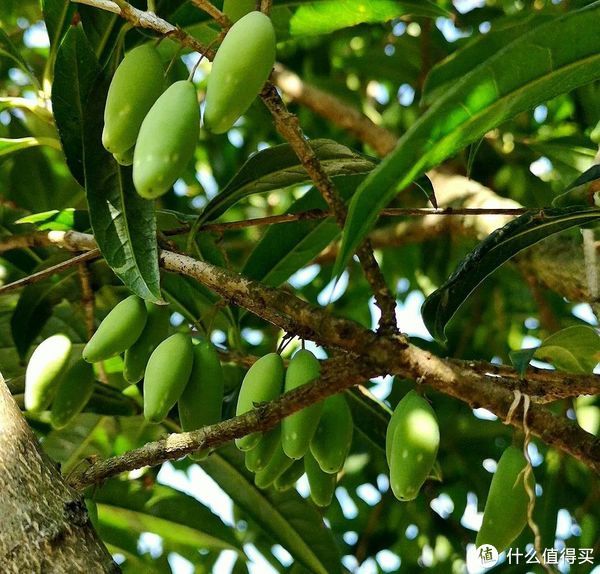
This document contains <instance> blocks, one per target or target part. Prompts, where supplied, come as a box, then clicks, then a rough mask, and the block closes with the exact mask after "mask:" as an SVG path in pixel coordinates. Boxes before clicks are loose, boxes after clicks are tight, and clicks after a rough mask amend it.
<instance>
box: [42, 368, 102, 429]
mask: <svg viewBox="0 0 600 574" xmlns="http://www.w3.org/2000/svg"><path fill="white" fill-rule="evenodd" d="M95 381H96V379H95V377H94V368H93V367H92V365H90V364H89V363H86V362H85V361H84V360H83V359H79V360H77V361H76V362H75V363H74V364H73V365H72V366H71V367H70V368H69V370H68V371H67V372H66V373H65V375H64V377H62V379H61V380H60V382H59V384H58V388H57V390H56V396H55V397H54V401H53V402H52V411H51V412H50V422H51V423H52V426H53V427H54V428H57V429H61V428H64V427H66V426H67V425H68V424H69V423H70V422H71V421H72V420H73V419H74V418H75V417H76V416H77V415H78V414H79V413H80V412H81V411H82V410H83V407H85V405H86V404H87V402H88V401H89V400H90V397H91V396H92V393H93V392H94V383H95Z"/></svg>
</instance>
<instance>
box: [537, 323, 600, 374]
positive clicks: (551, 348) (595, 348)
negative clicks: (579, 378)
mask: <svg viewBox="0 0 600 574" xmlns="http://www.w3.org/2000/svg"><path fill="white" fill-rule="evenodd" d="M535 358H536V359H540V360H542V361H546V362H547V363H551V364H552V365H554V366H555V367H556V368H557V369H558V370H559V371H565V372H568V373H592V372H593V371H594V368H595V367H596V365H597V364H598V362H599V361H600V336H599V335H598V333H597V332H596V330H595V329H593V328H592V327H588V326H586V325H574V326H572V327H567V328H566V329H562V330H560V331H558V332H556V333H553V334H552V335H550V336H549V337H547V338H546V339H544V340H543V341H542V344H541V345H540V346H539V347H538V349H537V350H536V351H535Z"/></svg>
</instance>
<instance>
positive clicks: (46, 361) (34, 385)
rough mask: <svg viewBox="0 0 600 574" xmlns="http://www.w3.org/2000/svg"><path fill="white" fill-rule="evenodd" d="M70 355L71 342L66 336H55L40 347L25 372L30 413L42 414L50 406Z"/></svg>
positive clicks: (26, 394) (27, 402)
mask: <svg viewBox="0 0 600 574" xmlns="http://www.w3.org/2000/svg"><path fill="white" fill-rule="evenodd" d="M70 354H71V341H69V339H68V337H67V336H66V335H62V334H61V335H53V336H52V337H48V338H47V339H46V340H45V341H42V342H41V343H40V344H39V345H38V347H37V348H36V350H35V351H34V352H33V354H32V355H31V358H30V359H29V363H28V364H27V371H26V372H25V408H26V409H27V410H28V411H31V412H40V411H43V410H44V409H45V408H46V407H47V406H48V405H49V404H50V402H51V401H52V398H53V397H54V393H55V391H56V387H57V385H58V383H59V382H60V378H61V376H62V374H63V369H64V368H65V365H66V364H67V361H68V360H69V355H70Z"/></svg>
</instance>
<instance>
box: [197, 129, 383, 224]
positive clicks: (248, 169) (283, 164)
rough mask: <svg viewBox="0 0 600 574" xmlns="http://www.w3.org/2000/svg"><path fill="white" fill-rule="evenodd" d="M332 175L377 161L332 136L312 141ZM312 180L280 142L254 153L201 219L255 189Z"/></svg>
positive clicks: (363, 169) (219, 212)
mask: <svg viewBox="0 0 600 574" xmlns="http://www.w3.org/2000/svg"><path fill="white" fill-rule="evenodd" d="M309 143H310V145H311V147H312V148H313V150H314V152H315V154H316V156H317V157H318V158H319V160H320V162H321V165H322V166H323V168H324V169H325V171H326V172H327V174H328V175H329V176H336V175H349V174H356V173H367V172H369V171H371V170H372V169H373V168H374V167H375V164H376V162H377V160H375V159H373V158H369V157H367V156H364V155H361V154H359V153H356V152H354V151H352V150H351V149H349V148H347V147H346V146H343V145H341V144H338V143H337V142H335V141H333V140H326V139H321V140H312V141H310V142H309ZM308 181H310V178H309V176H308V174H307V173H306V170H305V169H304V168H303V167H302V165H301V164H300V160H299V159H298V156H296V154H295V152H294V150H292V148H291V147H290V145H289V144H281V145H278V146H274V147H271V148H268V149H265V150H262V151H259V152H258V153H256V154H255V155H253V156H252V157H251V158H250V159H249V160H248V161H247V162H246V163H245V164H244V165H243V166H242V168H241V169H240V171H239V172H238V173H237V174H236V175H235V176H234V177H233V179H232V180H231V181H230V182H229V183H228V184H227V185H226V186H225V188H224V189H223V191H221V193H219V195H217V196H216V197H215V198H214V199H213V200H212V201H211V202H210V203H209V204H208V205H207V206H206V207H205V208H204V210H203V212H202V215H201V216H200V219H201V222H202V223H204V222H206V221H212V220H214V219H216V218H217V217H219V216H220V215H222V214H223V213H225V211H227V210H228V209H229V208H230V207H231V206H232V205H234V204H235V203H237V202H238V201H240V200H241V199H243V198H245V197H248V196H250V195H253V194H255V193H265V192H267V191H272V190H275V189H285V188H286V187H290V186H292V185H300V184H302V183H306V182H308Z"/></svg>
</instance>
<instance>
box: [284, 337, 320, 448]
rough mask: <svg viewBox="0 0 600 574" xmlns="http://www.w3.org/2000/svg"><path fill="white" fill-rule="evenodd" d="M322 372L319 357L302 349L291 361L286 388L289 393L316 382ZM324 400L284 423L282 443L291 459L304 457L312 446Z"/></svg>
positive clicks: (286, 374)
mask: <svg viewBox="0 0 600 574" xmlns="http://www.w3.org/2000/svg"><path fill="white" fill-rule="evenodd" d="M320 374H321V365H320V363H319V361H318V359H317V358H316V357H315V356H314V355H313V354H312V353H311V352H310V351H307V350H305V349H301V350H300V351H298V352H297V353H296V354H295V355H294V356H293V357H292V360H291V361H290V363H289V365H288V368H287V371H286V373H285V384H284V391H285V392H286V393H287V392H288V391H291V390H293V389H296V388H298V387H300V386H302V385H306V384H308V383H312V382H313V381H316V380H317V379H318V378H319V376H320ZM322 410H323V401H319V402H318V403H315V404H313V405H311V406H309V407H306V408H304V409H302V410H301V411H298V412H296V413H294V414H292V415H290V416H289V417H286V418H285V419H283V421H282V422H281V429H282V432H281V444H282V446H283V451H284V452H285V454H287V455H288V456H289V457H290V458H293V459H296V460H297V459H300V458H302V457H303V456H304V455H305V454H306V452H307V451H308V448H309V446H310V441H311V439H312V437H313V435H314V434H315V431H316V430H317V425H318V424H319V420H320V418H321V411H322Z"/></svg>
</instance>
